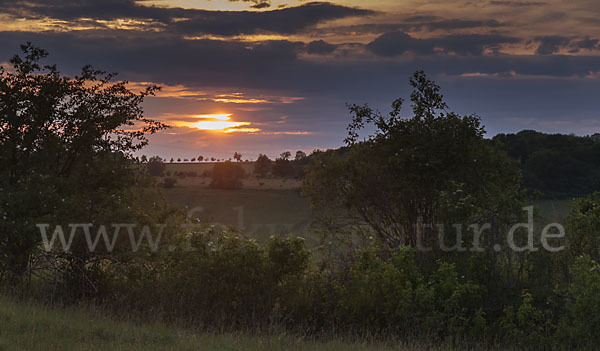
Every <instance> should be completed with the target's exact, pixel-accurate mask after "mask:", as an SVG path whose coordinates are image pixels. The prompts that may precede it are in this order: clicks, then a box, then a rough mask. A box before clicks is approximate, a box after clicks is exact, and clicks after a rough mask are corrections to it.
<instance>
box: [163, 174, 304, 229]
mask: <svg viewBox="0 0 600 351" xmlns="http://www.w3.org/2000/svg"><path fill="white" fill-rule="evenodd" d="M164 194H165V197H166V199H167V200H168V201H170V202H171V203H175V204H179V205H182V206H185V207H186V209H187V210H188V211H189V212H190V214H191V215H192V216H194V217H196V218H199V219H200V220H201V221H203V222H205V223H216V224H221V225H225V226H232V227H234V228H236V229H240V228H241V229H243V230H244V231H245V232H246V233H248V234H249V235H252V236H254V237H256V238H258V239H264V238H268V237H269V236H270V235H295V236H305V235H304V234H305V232H306V231H307V230H309V228H308V227H309V225H310V222H311V220H312V209H311V206H310V203H309V201H308V199H306V198H304V197H302V196H301V195H300V191H299V190H297V189H296V190H256V189H233V190H221V189H211V188H206V187H195V186H186V187H175V188H171V189H164Z"/></svg>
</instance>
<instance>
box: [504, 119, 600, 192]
mask: <svg viewBox="0 0 600 351" xmlns="http://www.w3.org/2000/svg"><path fill="white" fill-rule="evenodd" d="M492 140H493V143H494V144H495V145H496V146H498V147H499V148H501V149H503V150H506V151H507V152H508V154H509V155H510V156H511V157H513V158H514V159H516V160H518V161H519V164H520V167H521V169H522V170H523V186H524V187H525V188H527V189H529V190H532V191H540V192H542V193H544V194H545V195H546V196H549V197H565V196H581V195H584V194H589V193H592V192H594V191H600V140H599V139H598V138H597V137H594V136H586V137H579V136H575V135H562V134H544V133H540V132H536V131H533V130H524V131H521V132H519V133H517V134H498V135H496V136H495V137H494V138H493V139H492Z"/></svg>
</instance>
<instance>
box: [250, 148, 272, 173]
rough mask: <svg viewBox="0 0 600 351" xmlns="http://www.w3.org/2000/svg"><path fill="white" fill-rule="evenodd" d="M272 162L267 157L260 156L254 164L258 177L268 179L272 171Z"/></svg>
mask: <svg viewBox="0 0 600 351" xmlns="http://www.w3.org/2000/svg"><path fill="white" fill-rule="evenodd" d="M271 164H272V162H271V160H269V158H268V157H267V155H263V154H260V155H258V158H257V159H256V162H255V163H254V174H256V176H257V177H261V178H263V177H266V176H267V175H268V174H269V172H270V171H271Z"/></svg>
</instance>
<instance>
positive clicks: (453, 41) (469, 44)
mask: <svg viewBox="0 0 600 351" xmlns="http://www.w3.org/2000/svg"><path fill="white" fill-rule="evenodd" d="M520 41H521V40H520V39H518V38H513V37H507V36H503V35H497V34H454V35H448V36H445V37H439V38H430V39H417V38H413V37H411V36H410V35H408V34H406V33H404V32H390V33H386V34H383V35H381V36H380V37H379V38H377V39H375V40H374V41H372V42H371V43H369V44H368V45H367V49H368V50H369V51H371V52H373V53H374V54H376V55H378V56H388V57H391V56H398V55H402V54H404V53H406V52H413V53H417V54H425V55H429V54H433V53H436V52H442V53H454V54H458V55H481V54H482V53H483V51H484V49H486V48H491V49H496V48H497V47H498V45H500V44H504V43H518V42H520Z"/></svg>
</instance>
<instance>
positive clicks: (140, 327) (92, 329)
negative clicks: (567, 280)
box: [0, 295, 477, 351]
mask: <svg viewBox="0 0 600 351" xmlns="http://www.w3.org/2000/svg"><path fill="white" fill-rule="evenodd" d="M425 348H426V349H427V350H431V351H438V350H439V351H442V350H449V349H451V348H450V347H448V346H443V345H437V346H430V345H423V344H414V343H413V344H410V343H408V344H406V343H403V342H402V341H400V340H398V341H394V342H389V343H387V344H386V345H384V344H380V343H375V342H366V341H362V342H352V341H350V340H343V339H340V340H336V339H335V338H332V339H329V340H327V341H319V340H311V339H309V338H305V337H301V336H292V335H287V334H285V333H280V334H278V333H272V334H270V335H251V333H219V334H214V333H205V332H204V333H203V332H196V331H194V330H193V329H190V328H181V327H179V328H178V327H174V326H168V325H165V324H163V323H158V322H148V321H144V322H140V321H138V320H135V319H127V318H123V317H121V318H116V317H113V316H111V313H110V312H108V311H105V310H101V309H98V308H97V307H96V308H95V307H90V306H71V307H66V308H60V307H48V306H44V305H42V304H39V303H35V302H24V301H19V302H17V301H16V300H14V299H11V298H8V297H6V296H3V295H0V350H6V351H9V350H123V351H125V350H206V351H211V350H265V351H266V350H272V351H277V350H324V351H337V350H344V351H346V350H349V351H352V350H356V351H360V350H380V351H392V350H397V351H413V350H423V349H425ZM473 350H477V349H476V348H474V349H473Z"/></svg>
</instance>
